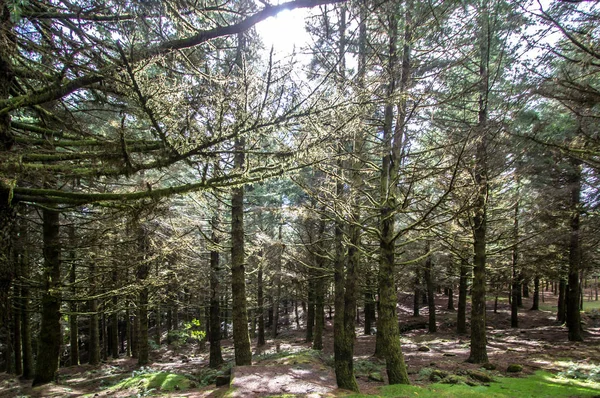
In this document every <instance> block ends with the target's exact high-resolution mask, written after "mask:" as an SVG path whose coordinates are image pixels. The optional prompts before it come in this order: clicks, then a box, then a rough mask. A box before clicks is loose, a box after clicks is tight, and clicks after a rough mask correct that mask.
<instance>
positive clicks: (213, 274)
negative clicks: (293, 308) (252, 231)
mask: <svg viewBox="0 0 600 398" xmlns="http://www.w3.org/2000/svg"><path fill="white" fill-rule="evenodd" d="M219 212H220V206H217V211H216V212H215V214H214V215H213V218H212V220H211V221H212V222H211V227H212V234H211V241H212V242H211V243H212V244H213V245H214V247H213V248H212V249H211V251H210V327H209V336H208V340H209V342H210V354H209V360H208V366H209V367H211V368H213V369H215V368H218V367H219V366H221V364H223V356H222V354H221V319H220V317H219V314H220V312H221V308H220V306H219V294H220V290H221V289H220V280H221V277H222V275H221V264H220V254H219V248H218V247H219V244H220V243H221V236H220V233H219V225H220V223H221V220H220V218H219V217H220V215H219ZM258 278H259V287H258V288H259V292H260V293H262V280H261V279H262V269H261V270H259V276H258ZM260 293H259V295H260ZM258 308H259V311H262V303H261V302H260V300H259V304H258ZM259 341H260V326H259ZM263 344H264V330H263Z"/></svg>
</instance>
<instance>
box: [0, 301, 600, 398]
mask: <svg viewBox="0 0 600 398" xmlns="http://www.w3.org/2000/svg"><path fill="white" fill-rule="evenodd" d="M544 293H545V296H546V297H545V301H546V302H547V304H543V305H542V308H541V309H540V310H538V311H531V310H525V311H523V313H521V314H520V316H521V318H522V319H521V327H520V328H519V329H514V328H511V327H510V309H509V307H508V305H507V302H506V300H501V302H500V303H499V305H498V308H497V312H496V313H495V312H494V311H493V307H494V303H493V301H492V300H490V301H488V308H489V310H488V325H489V330H488V336H489V339H488V346H489V358H490V362H489V364H487V365H488V366H485V367H481V365H476V364H470V363H467V362H466V359H467V357H468V351H469V350H468V336H460V335H457V334H456V333H455V331H454V326H455V323H456V312H455V311H449V310H447V298H446V297H444V296H443V295H438V296H437V297H436V309H437V311H438V312H439V318H438V320H439V322H440V327H439V330H438V332H436V333H433V334H431V333H429V332H428V331H427V330H426V326H424V325H426V324H427V316H426V315H427V308H423V310H424V312H425V314H424V315H425V316H423V315H422V316H419V317H415V316H414V315H413V311H412V310H413V309H412V305H410V306H401V307H400V308H399V315H400V317H399V319H400V326H401V327H402V326H404V327H405V329H410V328H411V327H414V328H415V329H413V330H408V331H406V332H403V333H402V335H401V336H402V337H401V339H402V346H403V351H404V355H405V359H406V364H407V366H408V374H409V376H410V381H411V386H404V387H403V388H396V389H390V388H387V389H386V388H384V389H382V387H383V386H384V385H385V384H386V383H385V377H386V376H385V365H384V363H383V361H382V360H381V359H377V358H375V357H374V356H373V353H374V351H375V336H374V335H360V333H357V334H358V337H357V341H356V346H355V357H354V360H355V372H356V378H357V381H358V384H359V387H360V391H361V394H362V395H360V396H365V397H367V396H371V397H377V396H395V397H398V396H406V397H408V396H421V397H423V396H425V397H428V396H431V397H464V396H468V397H550V396H556V397H575V396H577V397H585V396H589V397H594V396H599V395H600V344H599V343H600V314H599V311H598V310H599V309H600V301H589V302H587V301H586V302H585V303H584V319H585V322H586V326H587V328H586V330H587V333H586V342H585V343H581V342H576V343H569V344H565V342H564V340H565V335H566V333H567V332H566V328H565V327H564V325H560V324H558V322H557V321H556V306H555V305H553V302H554V301H555V299H556V297H555V296H554V295H552V294H551V292H544ZM403 299H404V300H403ZM407 300H410V301H412V297H411V296H410V295H408V294H402V295H401V299H400V302H403V301H404V302H406V301H407ZM530 304H531V300H528V299H526V300H524V305H525V306H528V305H530ZM282 316H284V314H282ZM289 316H290V318H293V315H292V314H289ZM282 323H283V324H286V325H288V326H291V328H290V327H285V328H283V330H282V331H281V333H280V335H279V336H278V337H277V339H269V340H267V342H266V345H265V346H263V347H260V348H256V347H255V348H254V350H253V351H254V359H253V360H254V365H253V366H252V367H243V368H242V370H239V369H236V368H235V367H234V371H233V372H232V374H233V376H232V380H231V385H230V383H229V381H230V380H229V379H228V376H227V375H228V374H229V370H230V369H231V366H232V365H233V364H232V362H233V352H232V349H233V347H232V342H231V340H223V341H222V346H223V355H224V358H225V360H226V363H225V364H224V365H223V366H222V367H221V368H219V369H210V368H209V367H208V363H209V358H208V349H207V348H206V347H204V348H201V347H199V346H198V345H197V344H188V343H185V344H183V345H178V344H172V345H167V344H166V341H165V342H164V344H163V345H162V346H160V348H158V349H157V350H155V351H154V352H153V353H152V355H151V362H150V363H149V364H148V366H147V367H145V368H143V369H142V370H140V368H139V366H138V365H137V363H136V361H135V360H134V359H133V358H127V357H126V358H119V359H108V360H107V361H106V362H103V363H102V364H101V365H98V366H90V365H81V366H76V367H67V368H63V369H62V370H61V371H60V374H59V376H58V380H59V381H58V383H52V384H46V385H43V386H40V387H35V388H31V382H30V381H18V380H17V379H16V378H11V377H10V376H8V375H2V377H1V378H0V397H6V398H8V397H15V396H19V397H32V398H35V397H40V398H42V397H104V396H106V397H136V396H137V397H139V396H165V397H266V396H269V397H291V396H294V397H295V396H299V397H354V396H357V395H353V394H352V392H350V391H344V390H339V389H337V387H336V383H335V375H334V369H333V328H332V324H331V320H329V321H328V322H327V327H326V330H325V332H324V336H323V340H324V346H323V350H322V351H320V352H319V351H315V350H311V343H306V340H305V330H297V329H295V328H293V327H294V326H295V325H294V321H293V319H285V320H282ZM357 327H360V325H357ZM164 337H166V336H164ZM489 365H492V366H489ZM511 365H512V367H513V368H514V369H512V371H508V369H509V367H510V366H511ZM515 365H517V366H515ZM218 376H219V377H225V378H226V379H227V380H225V385H221V386H219V387H216V386H215V383H216V382H217V381H216V379H217V377H218ZM505 378H508V379H507V380H517V381H516V382H514V381H513V382H506V381H505ZM519 381H523V383H522V384H521V383H519ZM436 382H437V383H439V384H436V385H435V386H434V387H431V385H432V384H433V383H436ZM505 384H506V385H505ZM428 386H429V388H430V389H431V390H427V387H428ZM436 387H437V388H438V389H437V390H436ZM428 394H430V395H428Z"/></svg>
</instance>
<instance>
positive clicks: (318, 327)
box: [312, 261, 325, 350]
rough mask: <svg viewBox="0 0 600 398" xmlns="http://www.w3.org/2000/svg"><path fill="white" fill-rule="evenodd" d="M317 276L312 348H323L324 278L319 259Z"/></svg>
mask: <svg viewBox="0 0 600 398" xmlns="http://www.w3.org/2000/svg"><path fill="white" fill-rule="evenodd" d="M317 264H318V265H317V267H318V268H319V269H318V276H317V280H316V281H315V301H316V302H315V333H314V336H313V341H312V343H313V344H312V349H313V350H322V349H323V328H324V326H325V280H324V275H323V274H322V270H321V269H322V266H323V265H322V264H321V261H318V262H317Z"/></svg>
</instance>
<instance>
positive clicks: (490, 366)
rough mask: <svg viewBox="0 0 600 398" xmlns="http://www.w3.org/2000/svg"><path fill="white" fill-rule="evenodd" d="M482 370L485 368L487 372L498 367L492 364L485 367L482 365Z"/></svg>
mask: <svg viewBox="0 0 600 398" xmlns="http://www.w3.org/2000/svg"><path fill="white" fill-rule="evenodd" d="M481 367H482V368H484V369H485V370H496V365H494V364H492V363H489V362H488V363H484V364H483V365H481Z"/></svg>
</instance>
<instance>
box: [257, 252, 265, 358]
mask: <svg viewBox="0 0 600 398" xmlns="http://www.w3.org/2000/svg"><path fill="white" fill-rule="evenodd" d="M258 256H259V260H258V261H259V265H258V277H257V279H258V281H257V297H256V306H257V311H258V339H257V341H256V345H257V346H258V347H262V346H264V345H265V297H264V286H263V285H264V282H263V258H262V257H263V256H262V250H261V251H260V252H259V254H258Z"/></svg>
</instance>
